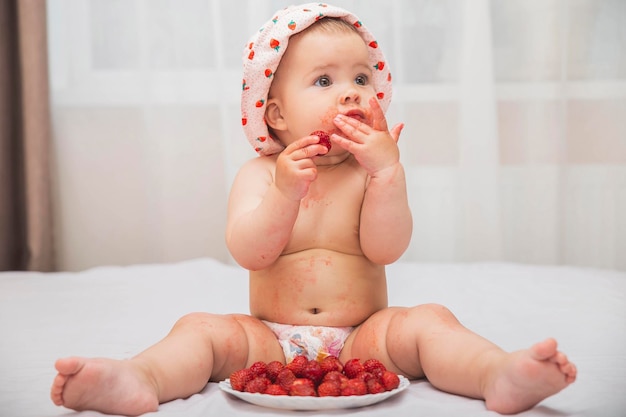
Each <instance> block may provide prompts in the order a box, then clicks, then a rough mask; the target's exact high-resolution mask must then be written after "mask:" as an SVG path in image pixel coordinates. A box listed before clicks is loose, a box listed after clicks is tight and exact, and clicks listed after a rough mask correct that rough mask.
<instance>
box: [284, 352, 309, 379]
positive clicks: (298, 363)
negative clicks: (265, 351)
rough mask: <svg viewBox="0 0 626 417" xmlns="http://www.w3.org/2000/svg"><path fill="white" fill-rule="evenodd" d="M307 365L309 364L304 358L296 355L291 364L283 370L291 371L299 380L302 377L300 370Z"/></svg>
mask: <svg viewBox="0 0 626 417" xmlns="http://www.w3.org/2000/svg"><path fill="white" fill-rule="evenodd" d="M307 363H309V360H308V359H307V357H306V356H302V355H298V356H296V357H295V358H293V360H292V361H291V362H289V363H288V364H287V365H285V368H288V369H291V372H293V373H294V375H295V376H297V377H298V378H300V377H301V376H302V370H303V369H304V367H305V365H306V364H307Z"/></svg>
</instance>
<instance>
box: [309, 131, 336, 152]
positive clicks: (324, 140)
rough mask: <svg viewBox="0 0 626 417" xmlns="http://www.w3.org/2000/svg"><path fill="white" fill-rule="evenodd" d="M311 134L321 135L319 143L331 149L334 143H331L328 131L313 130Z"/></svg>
mask: <svg viewBox="0 0 626 417" xmlns="http://www.w3.org/2000/svg"><path fill="white" fill-rule="evenodd" d="M311 136H317V137H319V138H320V141H319V143H320V144H321V145H324V146H326V148H327V149H328V150H329V151H330V148H331V147H332V145H331V144H330V135H329V134H328V133H326V132H324V131H323V130H316V131H315V132H311Z"/></svg>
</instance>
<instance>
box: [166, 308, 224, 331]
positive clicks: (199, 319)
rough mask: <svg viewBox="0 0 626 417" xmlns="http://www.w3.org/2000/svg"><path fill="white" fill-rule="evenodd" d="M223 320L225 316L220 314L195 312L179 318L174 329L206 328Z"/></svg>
mask: <svg viewBox="0 0 626 417" xmlns="http://www.w3.org/2000/svg"><path fill="white" fill-rule="evenodd" d="M220 320H223V316H220V315H218V314H211V313H203V312H195V313H188V314H185V315H184V316H182V317H181V318H179V319H178V320H177V321H176V323H175V324H174V329H180V328H187V327H192V328H194V327H206V326H207V325H210V324H212V323H216V322H218V321H220Z"/></svg>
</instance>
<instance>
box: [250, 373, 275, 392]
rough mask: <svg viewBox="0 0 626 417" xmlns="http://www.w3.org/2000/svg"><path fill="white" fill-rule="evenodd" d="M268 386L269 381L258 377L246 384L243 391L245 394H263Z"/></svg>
mask: <svg viewBox="0 0 626 417" xmlns="http://www.w3.org/2000/svg"><path fill="white" fill-rule="evenodd" d="M270 384H271V382H270V380H269V379H267V378H266V377H264V376H258V377H256V378H254V379H253V380H252V381H250V382H248V383H247V384H246V387H245V388H244V391H245V392H258V393H261V394H263V393H265V391H266V390H267V387H269V386H270Z"/></svg>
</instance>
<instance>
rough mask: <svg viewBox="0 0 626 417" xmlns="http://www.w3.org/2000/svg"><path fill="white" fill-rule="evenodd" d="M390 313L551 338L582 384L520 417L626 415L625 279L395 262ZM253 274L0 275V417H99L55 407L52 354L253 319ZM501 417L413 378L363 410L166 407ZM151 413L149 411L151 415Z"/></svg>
mask: <svg viewBox="0 0 626 417" xmlns="http://www.w3.org/2000/svg"><path fill="white" fill-rule="evenodd" d="M388 280H389V299H390V304H391V305H405V306H409V305H415V304H421V303H428V302H437V303H442V304H445V305H446V306H448V307H449V308H451V309H452V311H453V312H454V313H455V314H456V315H457V316H458V317H459V319H460V320H461V321H462V322H463V323H464V324H465V325H466V326H468V327H470V328H471V329H473V330H475V331H477V332H478V333H480V334H482V335H484V336H485V337H487V338H489V339H491V340H492V341H494V342H495V343H497V344H499V345H500V346H502V347H503V348H504V349H507V350H515V349H519V348H524V347H526V346H529V345H530V344H532V343H534V342H535V341H538V340H541V339H543V338H545V337H548V336H554V337H556V338H557V339H558V340H559V343H560V346H561V348H562V350H563V351H565V352H566V353H567V354H568V356H569V357H570V358H571V359H572V360H573V361H574V362H575V363H576V364H577V366H578V369H579V377H578V381H577V382H576V383H575V384H573V385H572V386H570V387H569V388H567V389H566V390H564V391H562V392H561V393H559V394H558V395H556V396H553V397H551V398H549V399H547V400H545V401H544V402H542V403H541V404H539V406H537V407H535V408H534V409H532V410H530V411H527V412H524V413H522V414H520V415H522V416H532V417H540V416H541V417H543V416H558V417H561V416H588V417H603V416H606V417H620V416H626V331H625V329H626V273H623V272H616V271H607V270H595V269H583V268H570V267H547V266H546V267H540V266H523V265H516V264H499V263H496V264H449V265H448V264H417V263H398V264H395V265H392V266H390V267H389V268H388ZM247 291H248V281H247V273H246V272H245V271H244V270H242V269H241V268H239V267H236V266H231V265H225V264H222V263H219V262H217V261H215V260H211V259H197V260H192V261H187V262H181V263H177V264H167V265H137V266H131V267H102V268H96V269H91V270H88V271H84V272H80V273H50V274H43V273H27V272H4V273H0V340H1V341H0V416H2V417H5V416H6V417H14V416H15V417H18V416H24V417H52V416H77V417H88V416H100V415H101V414H100V413H96V412H82V413H74V412H71V411H69V410H67V409H64V408H62V407H56V406H54V405H53V404H52V403H51V401H50V399H49V396H48V392H49V387H50V383H51V382H52V379H53V377H54V374H55V371H54V368H53V363H54V361H55V359H56V358H58V357H62V356H67V355H84V356H106V357H114V358H125V357H129V356H131V355H133V354H135V353H137V352H139V351H140V350H142V349H144V348H145V347H147V346H149V345H151V344H153V343H154V342H156V341H157V340H159V339H160V338H161V337H163V336H164V335H165V334H166V333H167V331H169V329H170V328H171V326H172V325H173V324H174V322H175V321H176V319H177V318H178V317H180V316H182V315H183V314H185V313H188V312H192V311H209V312H215V313H232V312H241V313H246V312H248V301H247ZM348 413H359V415H362V416H365V417H374V416H386V417H388V416H392V415H393V416H407V415H417V416H429V417H440V416H464V417H467V416H495V415H497V414H496V413H493V412H489V411H487V410H485V407H484V403H483V402H482V401H478V400H471V399H467V398H463V397H458V396H454V395H450V394H447V393H443V392H440V391H437V390H436V389H434V388H433V387H432V386H431V385H430V384H429V383H428V382H426V381H414V382H412V383H411V386H410V387H409V388H408V389H407V390H406V391H405V392H403V393H402V394H400V395H398V396H396V397H394V398H392V399H390V400H388V401H385V402H383V403H380V404H378V405H374V406H370V407H366V408H362V409H358V410H346V411H343V410H338V411H324V412H319V413H316V412H291V411H283V410H274V409H265V408H261V407H257V406H253V405H249V404H247V403H244V402H242V401H240V400H238V399H235V398H234V397H231V396H229V395H227V394H225V393H223V392H222V391H221V390H219V388H218V386H217V384H215V383H210V384H208V385H207V386H206V388H205V389H204V390H203V391H202V392H201V393H199V394H196V395H193V396H192V397H190V398H188V399H185V400H177V401H172V402H170V403H167V404H163V405H161V407H160V409H159V411H158V413H156V414H154V415H155V416H158V417H166V416H188V417H200V416H203V417H204V416H212V415H217V416H252V415H255V416H258V415H298V416H300V415H311V414H314V415H327V416H330V415H333V416H334V415H343V414H348ZM151 415H152V414H151Z"/></svg>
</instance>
